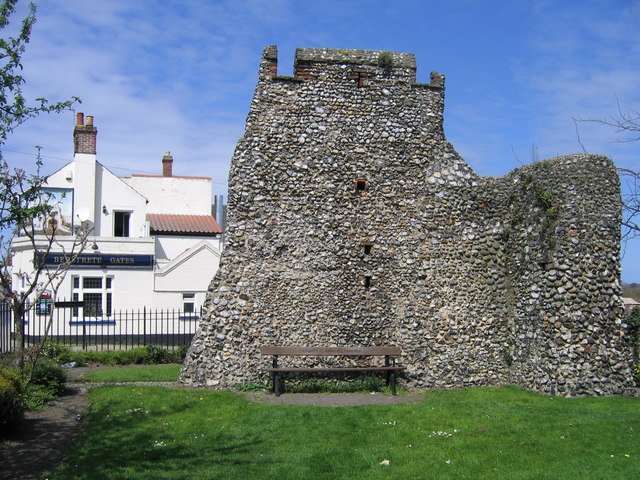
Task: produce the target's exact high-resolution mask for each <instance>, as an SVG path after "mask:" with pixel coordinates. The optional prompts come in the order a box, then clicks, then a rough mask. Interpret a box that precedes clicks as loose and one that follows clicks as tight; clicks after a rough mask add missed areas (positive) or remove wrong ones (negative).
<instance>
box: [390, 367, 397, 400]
mask: <svg viewBox="0 0 640 480" xmlns="http://www.w3.org/2000/svg"><path fill="white" fill-rule="evenodd" d="M390 373H391V375H390V377H391V395H396V394H397V393H396V372H395V371H393V370H391V371H390Z"/></svg>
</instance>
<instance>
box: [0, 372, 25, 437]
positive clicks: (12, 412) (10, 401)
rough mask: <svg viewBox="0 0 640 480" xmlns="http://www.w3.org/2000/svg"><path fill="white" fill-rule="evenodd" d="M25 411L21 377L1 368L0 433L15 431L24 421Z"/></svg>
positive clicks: (16, 373)
mask: <svg viewBox="0 0 640 480" xmlns="http://www.w3.org/2000/svg"><path fill="white" fill-rule="evenodd" d="M24 409H25V405H24V401H23V397H22V383H21V382H20V375H19V374H18V372H16V371H15V370H13V369H10V368H6V367H2V366H0V433H8V432H10V431H12V430H14V429H15V428H16V427H17V426H18V425H19V424H20V422H21V421H22V418H23V416H24Z"/></svg>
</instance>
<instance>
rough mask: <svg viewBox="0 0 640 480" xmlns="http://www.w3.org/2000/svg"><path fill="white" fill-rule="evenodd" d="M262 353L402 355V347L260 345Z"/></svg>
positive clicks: (319, 355)
mask: <svg viewBox="0 0 640 480" xmlns="http://www.w3.org/2000/svg"><path fill="white" fill-rule="evenodd" d="M260 353H261V354H262V355H293V356H316V357H322V356H339V355H344V356H369V355H391V356H393V355H400V354H401V353H402V350H401V349H400V347H296V346H291V347H276V346H270V345H265V346H262V347H260Z"/></svg>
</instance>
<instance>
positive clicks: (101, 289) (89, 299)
mask: <svg viewBox="0 0 640 480" xmlns="http://www.w3.org/2000/svg"><path fill="white" fill-rule="evenodd" d="M71 285H72V291H71V298H72V299H73V300H74V301H82V302H84V309H83V311H84V316H85V317H102V316H106V317H109V316H111V314H112V308H113V306H112V291H111V288H112V285H113V277H88V276H87V277H81V276H78V275H74V276H73V277H72V279H71ZM78 314H79V309H78V308H74V309H73V316H74V317H78Z"/></svg>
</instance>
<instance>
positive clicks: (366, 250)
mask: <svg viewBox="0 0 640 480" xmlns="http://www.w3.org/2000/svg"><path fill="white" fill-rule="evenodd" d="M372 247H373V245H372V244H370V243H365V244H363V245H362V248H363V250H364V254H365V255H369V254H370V253H371V248H372Z"/></svg>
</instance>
